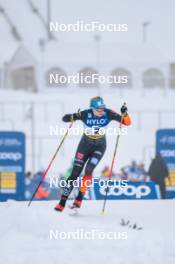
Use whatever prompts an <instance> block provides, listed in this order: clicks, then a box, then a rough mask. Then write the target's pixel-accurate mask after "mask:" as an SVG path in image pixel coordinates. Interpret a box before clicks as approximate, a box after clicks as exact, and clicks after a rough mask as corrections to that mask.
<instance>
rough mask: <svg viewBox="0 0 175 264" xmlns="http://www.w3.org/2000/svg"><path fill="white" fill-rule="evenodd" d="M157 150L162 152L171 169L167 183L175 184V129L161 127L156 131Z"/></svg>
mask: <svg viewBox="0 0 175 264" xmlns="http://www.w3.org/2000/svg"><path fill="white" fill-rule="evenodd" d="M156 152H157V153H160V154H161V156H162V158H163V159H164V160H165V162H166V164H167V166H168V169H169V179H167V180H166V184H167V185H169V186H175V129H160V130H158V131H157V133H156Z"/></svg>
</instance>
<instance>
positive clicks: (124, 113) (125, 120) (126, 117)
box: [109, 105, 131, 126]
mask: <svg viewBox="0 0 175 264" xmlns="http://www.w3.org/2000/svg"><path fill="white" fill-rule="evenodd" d="M121 113H122V116H121V115H119V114H118V113H116V112H114V111H112V110H110V112H109V116H110V119H111V120H115V121H118V122H121V119H122V124H123V125H125V126H129V125H131V118H130V116H129V115H128V109H127V107H126V105H123V106H122V107H121Z"/></svg>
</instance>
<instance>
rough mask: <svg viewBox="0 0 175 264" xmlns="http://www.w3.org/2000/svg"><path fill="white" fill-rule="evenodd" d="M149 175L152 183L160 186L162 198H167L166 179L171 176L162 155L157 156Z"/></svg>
mask: <svg viewBox="0 0 175 264" xmlns="http://www.w3.org/2000/svg"><path fill="white" fill-rule="evenodd" d="M148 174H149V175H150V178H151V180H152V181H154V182H155V183H156V184H158V185H159V188H160V194H161V198H162V199H165V198H166V188H165V178H166V177H168V176H169V172H168V168H167V165H166V163H165V161H164V160H163V159H162V157H161V155H160V154H159V153H158V154H156V156H155V158H154V159H153V160H152V162H151V165H150V167H149V171H148Z"/></svg>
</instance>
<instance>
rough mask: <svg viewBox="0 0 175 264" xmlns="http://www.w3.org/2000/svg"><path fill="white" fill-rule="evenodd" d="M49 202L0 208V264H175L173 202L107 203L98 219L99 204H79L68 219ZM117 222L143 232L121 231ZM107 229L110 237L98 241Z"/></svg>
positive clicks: (3, 204) (16, 203) (14, 203)
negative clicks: (75, 211) (86, 235)
mask: <svg viewBox="0 0 175 264" xmlns="http://www.w3.org/2000/svg"><path fill="white" fill-rule="evenodd" d="M55 203H56V202H55V201H52V202H33V204H32V205H31V206H30V207H29V208H28V207H27V203H26V202H14V201H8V202H6V203H1V204H0V216H1V220H0V221H1V225H0V251H1V254H0V263H5V264H24V263H25V264H34V263H42V264H45V263H46V264H52V263H53V264H54V263H61V264H70V263H71V264H74V263H75V264H79V263H81V264H82V263H101V264H103V263H104V264H106V263H110V264H113V263H115V264H116V263H117V264H152V263H154V264H174V263H175V243H174V239H175V228H174V224H175V211H174V206H175V201H174V200H165V201H158V200H156V201H108V202H107V208H106V214H105V215H104V216H101V215H100V210H101V207H102V201H85V202H84V205H83V207H82V209H81V210H80V212H79V214H78V215H77V216H70V215H69V213H68V210H69V209H66V210H65V212H64V213H62V214H60V213H57V212H55V211H54V210H53V207H54V206H55ZM121 218H124V219H129V220H130V222H131V224H132V225H133V224H134V223H135V222H136V223H137V225H138V226H139V227H143V229H142V230H135V229H131V228H129V227H123V226H121V225H120V221H121ZM92 230H95V232H96V233H95V234H96V238H95V239H87V238H85V237H84V239H76V238H77V237H78V236H77V237H76V235H75V234H80V233H81V235H82V236H85V233H86V234H87V232H88V231H89V232H93V231H92ZM111 231H112V232H115V234H117V236H116V237H115V238H116V239H107V238H106V239H100V238H99V237H98V235H99V233H100V232H104V233H103V234H104V235H105V236H107V234H109V232H111ZM59 232H61V233H59ZM70 232H72V233H71V234H73V235H72V236H71V237H70V235H69V239H65V236H66V237H67V238H68V234H70ZM73 232H74V233H73ZM75 232H76V233H75ZM58 234H59V235H58ZM101 234H102V233H101ZM91 237H92V233H91ZM126 237H127V239H124V238H126ZM61 238H62V239H61ZM101 238H102V237H101ZM108 238H109V237H108ZM119 238H120V239H119ZM121 238H123V239H121Z"/></svg>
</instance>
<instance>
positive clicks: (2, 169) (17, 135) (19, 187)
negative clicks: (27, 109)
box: [0, 131, 25, 201]
mask: <svg viewBox="0 0 175 264" xmlns="http://www.w3.org/2000/svg"><path fill="white" fill-rule="evenodd" d="M24 182H25V135H24V134H23V133H21V132H9V131H8V132H0V201H5V200H7V199H15V200H24V190H25V188H24Z"/></svg>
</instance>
